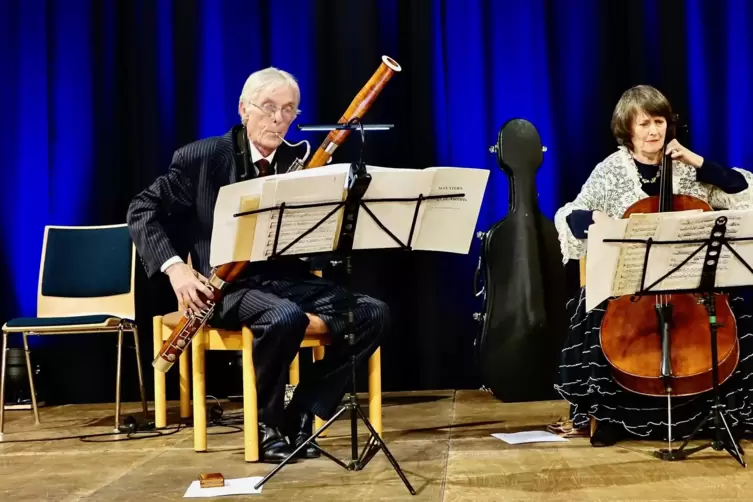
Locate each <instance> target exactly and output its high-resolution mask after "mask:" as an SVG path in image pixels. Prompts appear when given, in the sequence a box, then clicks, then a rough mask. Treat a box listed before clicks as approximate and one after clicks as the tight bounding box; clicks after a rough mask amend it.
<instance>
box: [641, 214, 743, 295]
mask: <svg viewBox="0 0 753 502" xmlns="http://www.w3.org/2000/svg"><path fill="white" fill-rule="evenodd" d="M727 213H728V214H727V218H728V221H727V229H726V232H725V236H726V237H738V236H741V229H742V224H743V215H742V214H739V213H738V214H732V212H731V211H729V212H727ZM718 217H719V214H715V213H714V212H707V213H700V214H698V215H695V216H693V218H689V219H686V220H682V221H677V220H675V221H666V222H663V223H662V225H661V226H660V228H659V229H658V231H657V233H656V240H659V241H662V240H665V241H666V240H693V239H697V240H701V239H708V238H709V236H710V235H711V230H712V229H713V228H714V223H715V221H716V219H717V218H718ZM737 245H738V243H733V246H735V247H737ZM701 246H703V244H702V243H687V244H672V245H666V244H663V245H659V246H656V260H654V263H652V265H651V266H650V267H649V268H648V270H647V273H646V279H647V280H646V286H650V285H652V284H653V283H654V282H656V281H657V280H659V279H660V278H661V277H663V276H664V275H666V274H667V273H669V272H670V271H672V273H671V274H670V275H669V277H667V278H666V279H664V280H663V281H661V282H660V283H659V284H657V285H656V286H653V287H652V288H651V289H656V290H662V289H673V290H674V289H694V288H697V287H698V286H699V284H700V281H701V271H702V270H703V262H704V259H705V258H706V253H707V250H708V248H707V247H704V248H703V249H701V250H700V251H698V252H697V253H695V255H693V253H694V252H695V251H697V250H698V249H699V248H700V247H701ZM691 255H693V257H692V258H690V261H688V262H687V263H685V264H683V265H682V266H681V267H680V268H677V267H678V266H679V265H680V264H681V263H683V262H684V261H685V260H686V259H688V258H689V257H690V256H691ZM736 262H737V259H736V258H735V257H734V256H733V255H732V253H731V252H730V251H729V249H727V248H726V247H724V246H722V249H721V250H720V254H719V257H718V262H717V269H716V282H717V284H728V283H729V279H730V278H731V275H730V274H732V277H733V276H734V275H738V274H742V273H743V272H744V270H740V269H739V268H740V267H741V266H742V264H739V263H736Z"/></svg>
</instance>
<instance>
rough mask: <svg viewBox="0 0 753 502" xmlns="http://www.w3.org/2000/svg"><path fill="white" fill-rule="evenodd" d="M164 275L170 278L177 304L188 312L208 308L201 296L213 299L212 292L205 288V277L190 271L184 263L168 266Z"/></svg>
mask: <svg viewBox="0 0 753 502" xmlns="http://www.w3.org/2000/svg"><path fill="white" fill-rule="evenodd" d="M165 273H167V276H168V277H169V278H170V284H171V285H172V287H173V291H175V296H176V298H177V299H178V304H179V305H180V306H182V307H183V308H186V309H188V311H189V312H190V311H194V312H198V311H200V310H202V309H205V308H207V307H208V305H207V304H206V303H205V302H204V299H203V298H202V296H201V295H203V296H204V298H206V299H210V300H211V299H213V298H214V295H213V294H212V291H211V290H210V289H209V288H208V287H207V286H206V283H207V282H208V281H207V279H206V277H204V276H203V275H201V274H199V273H198V272H195V271H193V270H191V268H190V267H189V266H188V265H186V264H185V263H183V262H180V263H175V264H173V265H170V266H169V267H168V268H167V270H165ZM199 293H201V295H200V294H199Z"/></svg>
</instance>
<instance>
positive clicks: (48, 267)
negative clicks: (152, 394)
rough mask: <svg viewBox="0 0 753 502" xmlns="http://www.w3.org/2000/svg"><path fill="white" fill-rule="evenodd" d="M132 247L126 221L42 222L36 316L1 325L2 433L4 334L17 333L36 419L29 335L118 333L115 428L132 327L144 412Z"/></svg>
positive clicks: (1, 411)
mask: <svg viewBox="0 0 753 502" xmlns="http://www.w3.org/2000/svg"><path fill="white" fill-rule="evenodd" d="M135 260H136V251H135V248H134V246H133V242H132V240H131V237H130V234H129V233H128V227H127V225H125V224H121V225H108V226H95V227H71V226H49V225H48V226H46V227H45V230H44V239H43V243H42V259H41V263H40V269H39V278H38V285H37V317H20V318H16V319H12V320H10V321H8V322H7V323H6V324H5V325H4V326H3V353H2V369H1V370H0V434H2V432H3V427H4V421H5V413H4V411H5V406H4V403H5V370H6V355H7V350H8V334H9V333H21V334H22V336H23V344H24V350H25V351H26V369H27V373H28V376H29V387H30V392H31V402H32V407H33V410H34V421H35V423H36V424H39V423H40V420H39V409H38V407H37V396H36V390H35V388H34V376H33V372H32V370H31V357H30V352H29V343H28V336H29V335H61V334H76V333H105V332H111V333H112V332H117V333H118V352H117V372H116V375H115V430H116V431H117V430H118V427H119V425H120V375H121V360H122V346H123V333H125V332H129V331H130V332H132V333H133V338H134V343H135V346H136V366H137V368H138V377H139V390H140V391H141V405H142V408H143V412H144V416H145V417H147V416H148V409H147V405H146V395H145V392H144V378H143V373H142V369H141V358H140V353H139V334H138V327H137V326H136V322H135V319H136V304H135V293H134V277H135V273H134V271H135Z"/></svg>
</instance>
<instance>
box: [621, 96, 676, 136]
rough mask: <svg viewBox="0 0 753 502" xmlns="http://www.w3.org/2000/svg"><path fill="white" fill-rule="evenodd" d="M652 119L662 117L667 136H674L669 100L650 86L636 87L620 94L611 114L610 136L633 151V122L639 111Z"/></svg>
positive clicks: (673, 123) (673, 121)
mask: <svg viewBox="0 0 753 502" xmlns="http://www.w3.org/2000/svg"><path fill="white" fill-rule="evenodd" d="M641 110H642V111H644V112H646V113H647V114H648V115H650V116H652V117H657V116H659V117H664V119H665V120H666V121H667V135H668V136H669V137H674V135H675V118H674V115H673V114H672V105H671V104H669V100H668V99H667V98H666V97H665V96H664V94H662V93H661V92H659V90H658V89H656V88H655V87H651V86H650V85H637V86H635V87H631V88H630V89H628V90H627V91H625V92H624V93H623V94H622V97H620V100H619V101H618V102H617V105H616V106H615V107H614V111H613V112H612V134H613V135H614V138H615V139H616V140H617V143H618V144H620V145H623V146H625V147H627V148H628V149H630V150H632V149H633V141H632V136H633V121H634V120H635V117H636V115H637V114H638V112H640V111H641Z"/></svg>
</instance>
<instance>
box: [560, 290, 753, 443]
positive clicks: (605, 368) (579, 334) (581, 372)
mask: <svg viewBox="0 0 753 502" xmlns="http://www.w3.org/2000/svg"><path fill="white" fill-rule="evenodd" d="M745 294H746V296H748V295H749V293H747V292H746V293H745ZM729 298H730V307H731V309H732V312H733V314H734V315H735V318H736V320H737V336H738V340H739V343H740V360H739V363H738V365H737V368H736V369H735V372H734V374H733V375H732V376H731V377H730V378H729V379H728V380H727V381H726V382H724V384H722V385H721V386H720V391H721V392H720V394H721V397H722V403H723V404H725V405H726V411H727V418H728V419H729V420H728V425H729V426H730V427H733V426H740V427H744V428H745V429H747V430H752V429H753V310H752V309H751V304H752V303H751V301H750V299H748V298H744V297H743V296H742V295H741V294H739V293H734V294H730V295H729ZM746 300H747V301H746ZM606 306H607V302H606V301H604V302H603V303H602V304H600V305H599V306H597V307H596V308H594V309H593V310H592V311H591V312H588V313H587V312H585V307H586V292H585V288H581V290H580V292H579V294H578V295H577V296H576V297H575V298H573V299H572V300H570V302H568V304H567V312H568V317H569V319H570V327H569V329H568V338H567V341H566V343H565V347H564V348H563V349H562V353H561V355H560V366H559V381H558V383H557V385H555V389H556V390H557V391H558V392H559V393H560V395H561V396H562V397H563V398H564V399H566V400H567V401H568V402H569V403H570V405H571V406H570V418H571V419H572V421H573V427H574V428H576V429H580V428H585V427H588V426H589V421H590V418H591V417H593V418H594V419H595V420H596V421H597V422H598V423H605V422H606V423H611V424H613V425H616V426H620V427H622V428H624V429H625V431H627V433H628V434H629V435H631V436H634V437H637V438H643V439H660V440H664V441H666V440H668V439H669V438H668V436H669V427H668V416H669V414H668V409H667V408H668V401H667V398H665V397H650V396H642V395H638V394H635V393H632V392H629V391H626V390H624V389H623V388H622V387H620V386H619V385H618V384H617V382H616V381H615V380H614V379H613V377H612V373H611V367H610V366H609V363H608V362H607V360H606V358H605V357H604V353H603V352H602V350H601V342H600V336H599V334H600V329H601V320H602V318H603V317H604V314H605V311H606V310H605V309H606ZM712 399H713V394H712V393H711V392H707V393H704V394H699V395H696V396H688V397H673V398H672V401H671V403H672V413H671V417H672V428H671V430H672V440H673V441H677V440H681V439H684V438H686V437H688V436H689V435H690V434H691V433H692V432H693V429H695V427H696V426H697V425H698V424H699V423H700V422H701V421H702V420H703V419H704V418H705V417H706V416H707V415H708V412H709V410H710V407H711V404H712ZM703 429H704V430H705V431H707V432H708V431H710V430H713V423H712V422H711V421H709V422H707V423H706V425H705V426H704V428H703Z"/></svg>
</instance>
